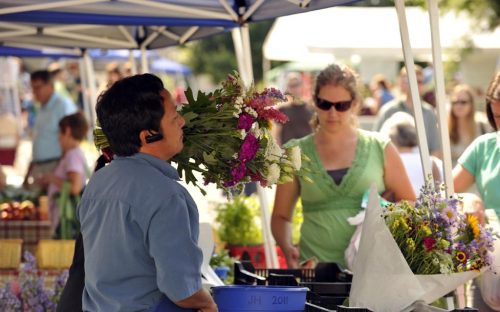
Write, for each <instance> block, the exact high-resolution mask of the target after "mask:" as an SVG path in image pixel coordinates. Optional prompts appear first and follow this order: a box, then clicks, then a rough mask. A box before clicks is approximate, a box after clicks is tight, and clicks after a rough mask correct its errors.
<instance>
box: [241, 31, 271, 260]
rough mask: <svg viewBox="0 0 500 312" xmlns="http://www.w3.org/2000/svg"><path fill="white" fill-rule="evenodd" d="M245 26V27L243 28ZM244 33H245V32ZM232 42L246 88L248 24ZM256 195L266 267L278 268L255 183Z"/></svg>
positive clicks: (262, 196)
mask: <svg viewBox="0 0 500 312" xmlns="http://www.w3.org/2000/svg"><path fill="white" fill-rule="evenodd" d="M245 27H246V28H245ZM245 33H246V34H245ZM232 35H233V42H234V49H235V52H236V59H237V61H238V69H239V71H240V73H241V78H242V80H243V83H244V85H245V87H246V88H248V87H250V85H251V84H252V81H253V70H252V54H251V52H250V35H249V33H248V26H244V27H242V28H241V29H238V30H236V29H233V31H232ZM257 195H258V197H259V203H260V211H261V218H262V238H263V240H264V250H265V255H266V267H267V268H278V267H279V263H278V255H277V254H276V243H275V241H274V238H273V236H272V235H271V226H270V225H271V217H270V214H269V203H268V200H267V196H266V191H265V189H264V188H263V187H261V186H260V185H259V184H258V183H257Z"/></svg>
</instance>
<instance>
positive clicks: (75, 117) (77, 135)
mask: <svg viewBox="0 0 500 312" xmlns="http://www.w3.org/2000/svg"><path fill="white" fill-rule="evenodd" d="M66 128H69V129H70V130H71V136H72V137H73V138H74V139H75V140H78V141H81V140H83V139H84V138H85V136H86V135H87V131H88V130H89V123H88V122H87V119H86V118H85V116H84V115H83V114H82V113H81V112H78V113H74V114H71V115H68V116H66V117H64V118H63V119H61V121H59V131H61V132H63V131H66Z"/></svg>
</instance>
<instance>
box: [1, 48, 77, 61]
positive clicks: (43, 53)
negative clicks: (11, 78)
mask: <svg viewBox="0 0 500 312" xmlns="http://www.w3.org/2000/svg"><path fill="white" fill-rule="evenodd" d="M0 56H17V57H51V58H79V57H81V55H80V54H78V53H76V52H75V53H70V52H65V51H58V50H51V49H44V48H40V49H34V48H22V47H10V46H0Z"/></svg>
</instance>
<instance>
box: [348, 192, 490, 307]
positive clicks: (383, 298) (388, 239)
mask: <svg viewBox="0 0 500 312" xmlns="http://www.w3.org/2000/svg"><path fill="white" fill-rule="evenodd" d="M369 197H370V198H369V200H368V206H367V208H366V217H365V220H364V222H363V230H362V232H361V239H360V242H359V250H358V252H357V254H356V258H355V261H354V265H353V281H352V287H351V292H350V296H349V304H350V305H351V306H362V307H365V308H368V309H370V310H372V311H387V312H396V311H398V312H399V311H403V310H404V311H413V310H414V308H415V307H416V306H418V305H419V304H422V302H424V303H426V304H430V303H432V302H434V301H435V300H437V299H439V298H441V297H442V296H444V295H446V294H447V293H449V292H450V291H452V290H454V289H456V288H457V287H458V286H459V285H462V284H464V283H465V282H467V281H468V280H470V279H473V278H475V277H477V276H479V275H480V274H481V272H483V271H484V270H486V268H488V270H493V269H494V268H492V267H490V265H491V264H492V257H491V251H492V250H493V249H494V247H493V242H494V235H493V234H492V232H491V231H490V230H488V229H486V228H484V227H482V226H481V225H480V224H479V222H478V220H477V218H476V217H474V216H465V215H463V214H461V213H460V211H459V210H460V209H459V205H460V199H459V198H455V197H450V198H447V197H446V196H444V192H443V188H441V187H434V185H433V184H430V183H428V184H427V185H426V186H424V187H423V188H422V190H421V193H420V196H419V197H418V199H417V201H416V203H415V204H412V203H409V202H407V201H401V202H399V203H395V204H390V205H389V206H387V207H385V208H384V209H382V208H381V207H380V202H379V198H378V194H377V190H376V188H375V187H372V189H371V192H370V196H369ZM416 309H417V310H419V308H416Z"/></svg>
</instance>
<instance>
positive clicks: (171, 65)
mask: <svg viewBox="0 0 500 312" xmlns="http://www.w3.org/2000/svg"><path fill="white" fill-rule="evenodd" d="M150 68H151V71H152V72H161V73H167V74H181V75H184V76H187V75H190V74H191V68H189V67H187V66H186V65H183V64H179V63H177V62H174V61H172V60H169V59H167V58H160V59H157V60H155V61H153V62H152V63H151V66H150Z"/></svg>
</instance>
